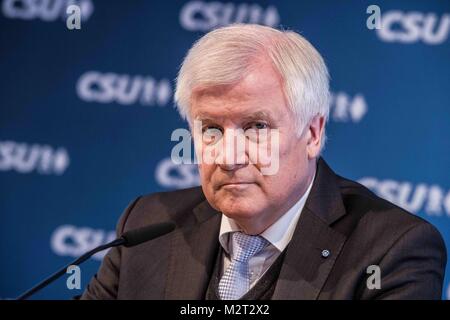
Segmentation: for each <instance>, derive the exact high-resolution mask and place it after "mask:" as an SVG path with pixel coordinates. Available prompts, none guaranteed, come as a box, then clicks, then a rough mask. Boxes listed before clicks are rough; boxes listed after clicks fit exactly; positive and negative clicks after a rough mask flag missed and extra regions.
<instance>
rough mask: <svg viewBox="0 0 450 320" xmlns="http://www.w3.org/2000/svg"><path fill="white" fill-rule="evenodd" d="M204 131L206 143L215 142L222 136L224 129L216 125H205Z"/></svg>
mask: <svg viewBox="0 0 450 320" xmlns="http://www.w3.org/2000/svg"><path fill="white" fill-rule="evenodd" d="M202 131H203V141H204V142H206V143H212V142H215V141H217V140H218V139H220V138H221V137H222V130H220V129H219V128H218V127H214V126H209V127H204V128H203V129H202Z"/></svg>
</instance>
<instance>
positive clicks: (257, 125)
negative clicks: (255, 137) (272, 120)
mask: <svg viewBox="0 0 450 320" xmlns="http://www.w3.org/2000/svg"><path fill="white" fill-rule="evenodd" d="M267 127H268V126H267V123H264V122H255V123H252V124H251V125H250V126H248V127H247V128H246V130H247V129H256V130H262V129H267Z"/></svg>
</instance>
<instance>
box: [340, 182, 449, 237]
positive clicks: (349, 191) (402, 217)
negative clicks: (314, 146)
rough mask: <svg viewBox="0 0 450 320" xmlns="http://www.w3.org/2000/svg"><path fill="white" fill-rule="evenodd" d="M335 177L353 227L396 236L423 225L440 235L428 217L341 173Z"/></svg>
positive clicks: (376, 233)
mask: <svg viewBox="0 0 450 320" xmlns="http://www.w3.org/2000/svg"><path fill="white" fill-rule="evenodd" d="M337 181H338V185H339V189H340V192H341V196H342V200H343V204H344V207H345V210H346V212H347V215H346V219H347V220H349V221H351V223H350V224H351V225H353V227H354V228H358V227H359V228H363V229H366V230H368V231H369V233H368V234H367V236H369V235H370V234H373V235H380V234H382V235H385V236H387V237H393V238H397V237H399V236H401V235H402V234H405V233H406V232H408V231H409V230H412V229H415V228H417V227H419V228H424V227H425V229H429V230H431V232H432V233H435V234H436V235H438V236H439V237H440V234H439V232H438V231H437V229H436V228H435V227H434V226H433V225H432V224H430V223H429V222H428V221H426V220H425V219H423V218H421V217H419V216H417V215H415V214H413V213H411V212H408V211H407V210H405V209H404V208H401V207H399V206H398V205H396V204H394V203H392V202H390V201H388V200H386V199H383V198H381V197H379V196H377V195H376V194H375V193H373V192H372V191H371V190H369V189H368V188H367V187H365V186H364V185H362V184H360V183H358V182H356V181H353V180H350V179H347V178H343V177H341V176H337ZM347 223H348V222H347ZM351 231H352V230H347V232H351Z"/></svg>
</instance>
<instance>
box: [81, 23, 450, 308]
mask: <svg viewBox="0 0 450 320" xmlns="http://www.w3.org/2000/svg"><path fill="white" fill-rule="evenodd" d="M175 100H176V102H177V105H178V108H179V111H180V114H181V115H182V116H183V117H185V118H186V119H187V121H188V122H189V124H190V128H191V130H192V131H193V132H194V134H193V136H194V144H195V147H196V150H197V155H198V157H197V158H198V160H199V161H198V162H199V165H198V167H199V172H200V178H201V187H196V188H191V189H185V190H178V191H173V192H163V193H156V194H151V195H147V196H142V197H139V198H137V199H136V200H134V201H133V202H132V203H131V204H130V205H129V207H128V208H127V209H126V210H125V212H124V214H123V215H122V217H121V219H120V221H119V223H118V226H117V233H118V235H120V234H121V233H123V232H125V231H128V230H132V229H135V228H138V227H141V226H145V225H149V224H153V223H158V222H163V221H173V222H175V224H176V226H177V228H176V230H175V231H173V232H172V233H169V234H166V235H164V236H162V237H160V238H157V239H155V240H152V241H150V242H147V243H144V244H141V245H138V246H136V247H133V248H113V249H111V250H110V252H109V253H108V254H107V255H106V257H105V258H104V260H103V263H102V265H101V268H100V270H99V272H98V274H97V275H96V276H95V277H94V278H93V279H92V281H91V282H90V284H89V285H88V287H87V289H86V291H85V292H84V294H83V296H82V298H84V299H223V300H227V299H439V298H440V297H441V291H442V282H443V277H444V268H445V263H446V250H445V246H444V243H443V241H442V238H441V236H440V235H439V233H438V232H437V231H436V229H435V228H434V227H432V226H431V225H430V224H429V223H427V222H425V221H424V220H422V219H420V218H418V217H415V216H413V215H411V214H409V213H408V212H405V211H404V210H402V209H401V208H399V207H396V206H395V205H393V204H391V203H389V202H387V201H385V200H382V199H380V198H378V197H377V196H376V195H374V194H373V193H372V192H370V191H369V190H368V189H366V188H365V187H363V186H362V185H360V184H358V183H356V182H353V181H350V180H347V179H345V178H342V177H340V176H338V175H336V174H335V173H334V172H333V171H332V170H331V169H330V168H329V167H328V165H327V164H326V163H325V161H324V160H323V159H322V158H321V157H320V152H321V149H322V147H323V144H324V140H325V123H326V121H327V118H328V112H329V88H328V72H327V68H326V66H325V63H324V61H323V59H322V57H321V56H320V54H319V53H318V52H317V51H316V50H315V49H314V47H313V46H312V45H311V44H310V43H309V42H308V41H307V40H305V39H304V38H303V37H301V36H300V35H298V34H297V33H294V32H291V31H279V30H275V29H272V28H269V27H264V26H258V25H232V26H229V27H224V28H220V29H216V30H214V31H212V32H210V33H208V34H206V35H205V36H204V37H202V38H201V39H200V40H199V41H198V42H197V43H195V45H194V46H193V47H192V48H191V49H190V50H189V53H188V54H187V56H186V58H185V60H184V62H183V65H182V67H181V70H180V73H179V76H178V78H177V90H176V93H175ZM196 128H197V129H198V128H199V129H200V130H194V129H196ZM238 136H240V137H241V138H242V137H243V138H244V139H243V140H244V142H245V144H244V147H243V148H240V149H239V150H240V151H238V148H237V147H236V145H235V144H233V143H231V144H230V143H226V142H230V141H231V140H234V139H235V138H236V137H238ZM275 138H276V139H275ZM241 140H242V139H241ZM269 141H270V143H269ZM273 141H275V143H272V142H273ZM219 142H223V143H219ZM212 146H213V147H212ZM252 147H253V150H254V151H255V150H256V152H251V149H252ZM262 149H265V150H266V151H267V150H268V149H270V150H269V151H275V150H276V151H277V152H272V153H273V154H275V156H273V154H272V155H271V156H270V163H269V165H272V164H273V163H274V162H276V166H275V169H276V170H275V171H274V170H272V172H268V171H267V170H264V169H267V166H268V163H267V162H265V163H263V161H262V158H264V157H258V155H260V151H261V150H262ZM206 153H208V156H209V157H208V158H209V161H204V160H205V155H206ZM234 153H235V154H234ZM230 154H232V156H229V155H230ZM202 160H203V161H202Z"/></svg>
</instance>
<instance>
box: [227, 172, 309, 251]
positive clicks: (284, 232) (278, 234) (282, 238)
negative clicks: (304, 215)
mask: <svg viewBox="0 0 450 320" xmlns="http://www.w3.org/2000/svg"><path fill="white" fill-rule="evenodd" d="M314 179H315V177H314V178H313V179H312V181H311V183H310V184H309V186H308V189H307V190H306V192H305V193H304V194H303V195H302V197H301V198H300V200H298V201H297V202H296V203H295V204H294V205H293V206H292V207H291V208H290V209H289V210H288V211H287V212H286V213H285V214H283V215H282V216H281V217H280V218H279V219H278V220H277V221H276V222H275V223H274V224H272V225H271V226H270V227H268V228H267V229H266V230H264V232H263V233H261V234H260V235H261V236H262V237H264V238H265V239H266V240H267V241H269V242H270V243H271V244H272V245H273V246H274V247H275V248H277V250H279V251H280V252H282V251H283V250H284V249H285V248H286V247H287V245H288V244H289V242H290V241H291V239H292V236H293V234H294V231H295V227H296V225H297V222H298V219H299V218H300V214H301V212H302V210H303V207H304V206H305V203H306V199H307V198H308V195H309V193H310V191H311V188H312V185H313V182H314ZM235 231H241V229H240V228H239V226H238V225H237V224H236V222H235V221H234V220H233V219H231V218H228V217H227V216H226V215H224V214H222V221H221V223H220V232H219V242H220V244H221V245H222V247H223V249H224V250H225V251H226V252H227V253H228V254H229V253H230V248H229V241H228V238H229V235H230V233H232V232H235Z"/></svg>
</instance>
